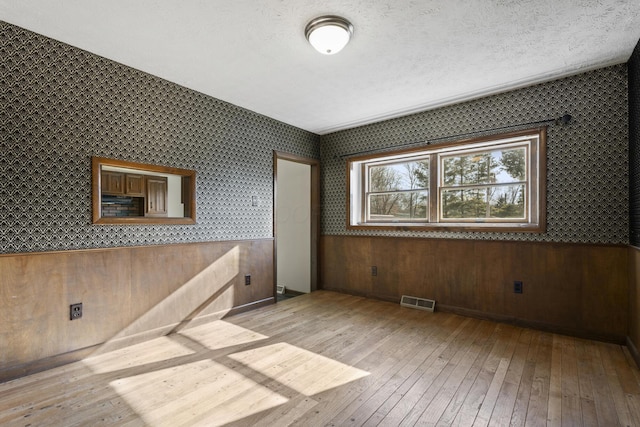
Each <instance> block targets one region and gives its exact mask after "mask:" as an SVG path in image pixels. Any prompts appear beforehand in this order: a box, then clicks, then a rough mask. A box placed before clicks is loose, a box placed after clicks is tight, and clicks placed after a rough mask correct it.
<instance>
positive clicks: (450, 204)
mask: <svg viewBox="0 0 640 427" xmlns="http://www.w3.org/2000/svg"><path fill="white" fill-rule="evenodd" d="M488 211H489V206H488V204H487V189H486V188H481V189H477V188H476V189H471V190H444V191H443V192H442V218H444V219H451V218H467V219H469V218H485V217H487V216H489V213H488Z"/></svg>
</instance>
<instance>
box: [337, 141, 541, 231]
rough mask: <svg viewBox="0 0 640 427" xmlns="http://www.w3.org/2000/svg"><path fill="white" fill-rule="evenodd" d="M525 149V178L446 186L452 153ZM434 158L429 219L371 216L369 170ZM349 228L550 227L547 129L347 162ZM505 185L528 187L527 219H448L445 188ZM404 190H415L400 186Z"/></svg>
mask: <svg viewBox="0 0 640 427" xmlns="http://www.w3.org/2000/svg"><path fill="white" fill-rule="evenodd" d="M518 147H524V149H525V150H526V151H525V152H526V157H527V158H526V176H525V179H524V180H522V181H521V182H510V183H508V184H504V183H503V184H500V183H497V184H487V183H484V184H477V185H465V186H447V185H444V182H443V179H444V175H443V164H444V160H445V159H446V158H448V157H452V156H460V155H469V154H472V153H486V152H487V151H491V150H499V149H513V148H518ZM424 159H429V165H430V167H429V172H430V179H429V187H428V188H426V189H425V190H424V191H426V192H427V194H428V200H429V201H428V203H427V205H428V212H427V215H426V218H427V220H418V219H415V218H413V219H407V220H400V219H397V218H392V219H389V220H380V219H379V218H378V219H376V220H373V219H371V217H370V215H369V212H368V210H367V206H368V203H366V199H367V197H369V196H370V195H371V194H372V193H373V194H375V192H371V191H370V190H369V188H368V181H369V178H368V177H369V170H370V168H371V167H373V166H379V165H385V164H396V163H405V162H410V161H414V160H424ZM347 177H348V183H347V186H348V195H349V200H348V201H347V211H348V212H347V228H348V229H392V230H431V229H435V230H454V231H505V232H507V231H522V232H537V233H541V232H544V231H545V222H546V215H545V213H546V204H545V199H546V128H540V129H529V130H526V131H519V132H511V133H508V134H501V135H494V136H491V137H483V138H475V139H471V140H465V141H458V142H452V143H446V144H438V145H428V146H426V147H422V148H413V149H410V150H403V151H397V152H388V153H380V154H375V155H368V156H358V157H353V158H350V159H349V160H348V161H347ZM506 185H514V186H515V185H523V186H524V187H523V188H524V192H525V194H524V215H523V217H522V218H491V217H481V218H444V217H443V216H444V215H443V211H442V203H441V200H442V197H443V192H444V191H446V190H450V189H455V188H460V189H469V188H480V187H483V188H488V187H492V188H497V187H500V186H506ZM399 191H400V192H405V191H414V190H413V189H409V190H399Z"/></svg>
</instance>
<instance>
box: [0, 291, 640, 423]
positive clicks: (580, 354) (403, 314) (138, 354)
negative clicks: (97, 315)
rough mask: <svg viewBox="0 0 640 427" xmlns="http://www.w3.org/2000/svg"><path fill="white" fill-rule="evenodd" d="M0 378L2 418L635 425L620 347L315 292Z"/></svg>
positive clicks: (635, 381) (636, 381)
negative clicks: (14, 377) (11, 377)
mask: <svg viewBox="0 0 640 427" xmlns="http://www.w3.org/2000/svg"><path fill="white" fill-rule="evenodd" d="M99 353H100V352H97V353H96V354H94V355H92V356H91V357H89V358H87V359H85V360H83V361H81V362H77V363H73V364H70V365H66V366H62V367H59V368H56V369H51V370H49V371H45V372H41V373H38V374H34V375H31V376H28V377H24V378H20V379H17V380H14V381H10V382H7V383H3V384H0V425H3V426H4V425H9V426H101V425H102V426H113V425H117V426H172V427H173V426H195V425H200V426H214V425H227V426H286V425H294V426H414V425H415V426H448V425H459V426H507V425H514V426H542V425H548V426H617V425H621V426H640V372H639V371H638V369H637V367H636V366H635V364H634V362H633V360H632V359H631V357H630V355H629V353H628V351H627V349H626V348H625V347H623V346H619V345H613V344H608V343H601V342H596V341H589V340H584V339H577V338H571V337H567V336H562V335H555V334H550V333H546V332H539V331H534V330H530V329H524V328H519V327H515V326H511V325H506V324H500V323H494V322H490V321H484V320H478V319H471V318H465V317H462V316H458V315H454V314H450V313H439V312H436V313H429V312H424V311H418V310H412V309H408V308H401V307H400V306H399V305H397V304H392V303H387V302H381V301H374V300H367V299H364V298H359V297H354V296H350V295H344V294H339V293H333V292H326V291H319V292H314V293H312V294H308V295H303V296H300V297H296V298H292V299H288V300H285V301H282V302H279V303H278V304H276V305H272V306H268V307H264V308H261V309H258V310H254V311H251V312H247V313H242V314H239V315H236V316H233V317H229V318H227V319H224V320H220V321H216V322H212V323H208V324H205V325H200V326H197V327H194V328H190V329H184V330H182V331H179V332H178V333H175V334H172V335H170V336H166V337H162V338H158V339H154V340H151V341H147V342H144V343H142V344H137V345H133V346H130V347H126V348H123V349H119V350H115V351H111V352H104V353H101V354H99Z"/></svg>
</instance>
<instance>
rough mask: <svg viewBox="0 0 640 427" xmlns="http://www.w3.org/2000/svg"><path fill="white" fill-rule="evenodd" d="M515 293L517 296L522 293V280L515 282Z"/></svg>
mask: <svg viewBox="0 0 640 427" xmlns="http://www.w3.org/2000/svg"><path fill="white" fill-rule="evenodd" d="M513 292H514V293H516V294H521V293H522V282H521V281H520V280H516V281H514V282H513Z"/></svg>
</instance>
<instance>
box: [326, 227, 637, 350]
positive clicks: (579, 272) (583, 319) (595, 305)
mask: <svg viewBox="0 0 640 427" xmlns="http://www.w3.org/2000/svg"><path fill="white" fill-rule="evenodd" d="M628 254H629V252H628V248H627V246H625V245H589V244H559V243H534V242H512V241H482V240H449V239H419V238H393V237H362V236H322V238H321V253H320V260H321V261H320V262H321V267H320V272H321V288H322V289H327V290H335V291H341V292H346V293H350V294H354V295H360V296H367V297H374V298H379V299H384V300H388V301H394V302H397V301H399V300H400V297H401V296H402V295H411V296H417V297H422V298H428V299H434V300H436V310H442V311H451V312H456V313H459V314H464V315H470V316H474V317H480V318H487V319H492V320H498V321H503V322H509V323H514V324H518V325H522V326H529V327H533V328H537V329H542V330H548V331H552V332H559V333H564V334H569V335H574V336H579V337H585V338H593V339H599V340H604V341H611V342H616V343H624V342H625V340H626V336H627V330H628V324H627V322H628V317H629V314H628V310H629V307H628V293H629V279H628V277H629V276H628V275H629V270H628V263H629V261H628ZM372 266H376V267H377V275H376V276H373V275H372V271H371V270H372V269H371V267H372ZM514 281H521V282H522V283H523V293H521V294H517V293H514Z"/></svg>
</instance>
